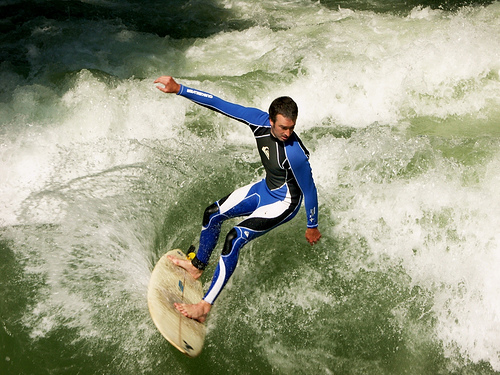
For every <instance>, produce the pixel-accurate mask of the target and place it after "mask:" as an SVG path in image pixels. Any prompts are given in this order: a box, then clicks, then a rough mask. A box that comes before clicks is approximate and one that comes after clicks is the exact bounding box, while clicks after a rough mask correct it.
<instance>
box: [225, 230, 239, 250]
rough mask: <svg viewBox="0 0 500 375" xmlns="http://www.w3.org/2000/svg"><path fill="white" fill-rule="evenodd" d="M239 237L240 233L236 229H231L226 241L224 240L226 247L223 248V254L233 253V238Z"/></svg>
mask: <svg viewBox="0 0 500 375" xmlns="http://www.w3.org/2000/svg"><path fill="white" fill-rule="evenodd" d="M236 237H238V233H237V232H236V229H234V228H233V229H231V230H230V231H229V233H228V234H227V236H226V242H224V248H223V249H222V255H228V254H229V253H231V249H232V248H233V240H234V239H235V238H236Z"/></svg>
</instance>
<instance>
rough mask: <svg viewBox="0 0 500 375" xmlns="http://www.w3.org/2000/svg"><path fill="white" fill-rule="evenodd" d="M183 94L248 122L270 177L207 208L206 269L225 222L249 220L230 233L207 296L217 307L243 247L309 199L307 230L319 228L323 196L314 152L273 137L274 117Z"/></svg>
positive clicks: (201, 264) (200, 260)
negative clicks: (313, 166) (319, 192)
mask: <svg viewBox="0 0 500 375" xmlns="http://www.w3.org/2000/svg"><path fill="white" fill-rule="evenodd" d="M178 95H181V96H184V97H186V98H188V99H190V100H192V101H193V102H195V103H197V104H200V105H202V106H204V107H207V108H209V109H212V110H214V111H217V112H220V113H222V114H224V115H226V116H228V117H231V118H233V119H235V120H238V121H241V122H243V123H245V124H247V125H248V126H249V127H250V129H251V130H252V131H253V134H254V136H255V139H256V142H257V147H258V150H259V154H260V158H261V160H262V164H263V166H264V169H265V171H266V177H265V179H263V180H261V181H259V182H256V183H252V184H250V185H247V186H244V187H242V188H239V189H237V190H235V191H234V192H233V193H231V194H229V195H228V196H227V197H224V198H222V199H220V200H219V201H217V202H215V203H214V204H213V205H211V206H209V207H208V208H207V209H206V210H205V214H204V217H203V227H202V231H201V235H200V246H199V249H198V252H197V254H196V257H195V258H194V259H193V265H195V267H197V268H199V269H204V268H205V266H206V265H207V263H208V260H209V258H210V255H211V254H212V251H213V249H214V248H215V246H216V244H217V241H218V239H219V234H220V229H221V225H222V222H223V221H224V220H227V219H229V218H234V217H239V216H247V218H246V219H245V220H243V221H242V222H241V223H239V224H238V225H236V226H235V227H234V228H232V229H231V230H230V231H229V233H228V234H227V237H226V241H225V243H224V248H223V250H222V254H221V258H220V260H219V263H218V265H217V267H216V270H215V273H214V276H213V279H212V283H211V285H210V288H209V289H208V291H207V293H206V294H205V296H204V297H203V299H204V300H205V301H207V302H208V303H210V304H213V303H214V301H215V299H216V298H217V297H218V295H219V294H220V292H221V291H222V288H223V287H224V286H225V285H226V283H227V281H228V280H229V278H230V277H231V275H232V273H233V272H234V269H235V268H236V264H237V262H238V256H239V252H240V250H241V248H242V247H243V246H244V245H245V244H246V243H248V242H249V241H251V240H253V239H254V238H257V237H258V236H261V235H263V234H264V233H266V232H268V231H269V230H271V229H273V228H275V227H277V226H278V225H280V224H283V223H285V222H287V221H289V220H290V219H292V218H293V217H294V216H295V215H296V214H297V212H298V210H299V208H300V204H301V202H302V197H304V201H305V207H306V212H307V227H308V228H316V227H317V226H318V198H317V191H316V186H315V185H314V181H313V178H312V171H311V167H310V165H309V161H308V159H309V152H308V151H307V149H306V148H305V147H304V145H303V144H302V141H301V140H300V139H299V137H298V136H297V135H296V134H295V133H292V134H291V136H290V137H289V138H288V139H287V140H286V141H284V142H283V141H280V140H278V139H277V138H275V137H274V136H273V135H272V134H271V123H270V121H269V114H268V113H267V112H264V111H261V110H259V109H257V108H249V107H243V106H241V105H238V104H233V103H229V102H227V101H224V100H222V99H220V98H218V97H216V96H214V95H212V94H209V93H206V92H203V91H199V90H195V89H191V88H189V87H186V86H182V85H181V89H180V90H179V92H178Z"/></svg>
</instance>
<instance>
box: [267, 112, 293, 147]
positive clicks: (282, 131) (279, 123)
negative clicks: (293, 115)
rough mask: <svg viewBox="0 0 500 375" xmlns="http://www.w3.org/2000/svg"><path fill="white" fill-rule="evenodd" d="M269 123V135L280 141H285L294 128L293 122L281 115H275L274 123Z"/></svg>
mask: <svg viewBox="0 0 500 375" xmlns="http://www.w3.org/2000/svg"><path fill="white" fill-rule="evenodd" d="M269 121H270V122H271V134H272V135H273V136H274V137H275V138H277V139H278V140H280V141H283V142H284V141H286V140H287V139H288V138H290V136H291V135H292V133H293V129H294V128H295V121H293V120H291V119H289V118H287V117H284V116H283V115H280V114H278V115H276V122H273V120H269Z"/></svg>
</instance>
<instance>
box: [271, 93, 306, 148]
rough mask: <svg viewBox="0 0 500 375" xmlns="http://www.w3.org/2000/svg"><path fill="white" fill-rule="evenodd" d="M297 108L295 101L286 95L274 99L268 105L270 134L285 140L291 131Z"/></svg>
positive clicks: (297, 111)
mask: <svg viewBox="0 0 500 375" xmlns="http://www.w3.org/2000/svg"><path fill="white" fill-rule="evenodd" d="M298 113H299V109H298V107H297V103H295V102H294V101H293V99H292V98H290V97H288V96H281V97H279V98H277V99H274V100H273V102H272V103H271V105H270V106H269V121H270V122H271V134H272V135H273V136H274V137H275V138H277V139H279V140H280V141H283V142H284V141H286V140H287V139H288V138H289V137H290V136H291V135H292V133H293V130H294V128H295V121H296V120H297V115H298Z"/></svg>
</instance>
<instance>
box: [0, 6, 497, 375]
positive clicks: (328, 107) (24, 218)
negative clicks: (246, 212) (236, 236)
mask: <svg viewBox="0 0 500 375" xmlns="http://www.w3.org/2000/svg"><path fill="white" fill-rule="evenodd" d="M339 6H340V7H339ZM0 14H1V15H2V16H1V17H2V19H1V22H0V30H2V32H3V33H2V35H1V37H0V43H1V46H2V48H1V50H0V56H1V58H2V61H1V62H0V80H1V82H2V85H1V87H0V163H1V166H0V296H1V298H0V322H1V326H0V374H9V375H10V374H201V373H203V374H225V373H227V374H234V373H240V374H313V373H314V374H316V373H317V374H377V375H379V374H391V375H392V374H410V375H413V374H423V375H427V374H467V375H468V374H481V375H483V374H496V373H498V372H499V371H500V351H499V348H500V323H499V318H498V317H499V316H500V303H499V302H498V301H500V292H499V289H498V285H499V283H500V276H499V274H498V264H500V246H499V245H500V236H499V235H498V224H499V214H498V213H499V212H500V199H499V197H500V194H499V193H500V192H499V186H500V177H499V176H500V152H499V150H500V138H499V134H500V130H499V129H500V112H499V110H498V108H499V104H500V96H499V93H500V79H499V76H500V64H499V61H500V55H499V52H498V51H500V5H499V3H498V2H475V3H469V2H463V1H461V2H441V3H437V2H433V3H430V2H404V3H403V2H388V1H378V2H376V1H351V2H331V1H327V2H323V1H321V2H311V1H292V2H281V1H276V0H269V1H267V0H266V1H231V0H223V1H201V0H199V1H186V2H176V1H166V2H163V1H161V2H160V1H146V2H135V1H127V2H122V1H120V2H118V1H106V2H101V1H88V2H78V1H33V2H23V1H15V0H13V1H8V2H5V3H2V4H0ZM163 74H170V75H174V76H175V77H176V78H177V79H178V80H179V81H180V82H182V83H185V84H187V85H190V86H194V87H197V88H200V89H202V90H205V91H209V92H212V93H214V94H216V95H219V96H221V97H224V98H226V99H228V100H233V101H236V102H238V103H241V104H244V105H249V106H255V107H259V108H263V109H265V108H267V107H268V106H269V103H270V101H271V100H272V99H274V98H275V97H277V96H279V95H290V96H292V97H293V98H294V99H295V100H296V101H297V103H298V104H299V119H298V123H297V128H296V130H297V132H298V133H299V134H300V136H301V138H302V139H303V141H304V142H305V144H306V146H307V147H308V149H309V150H310V151H311V159H310V162H311V165H312V168H313V172H314V178H315V181H316V185H317V187H318V191H319V200H320V229H321V232H322V234H323V238H322V239H321V242H320V243H319V244H318V245H316V246H314V247H310V246H309V245H308V244H307V242H306V241H305V238H304V231H305V225H304V223H305V213H304V212H303V211H301V212H300V213H299V214H298V216H297V217H296V218H295V219H294V220H293V221H291V222H289V223H287V224H286V225H284V226H282V227H279V228H277V229H276V230H274V231H272V232H271V233H268V234H267V235H266V236H264V237H261V238H259V239H257V240H255V241H253V242H252V243H250V244H249V245H247V246H246V247H245V248H244V249H243V251H242V253H241V256H240V262H239V265H238V268H237V270H236V272H235V274H234V276H233V277H232V279H231V281H230V283H229V284H228V286H227V287H226V289H225V290H224V292H223V293H222V295H221V296H220V298H219V299H218V300H217V303H216V305H215V306H214V308H213V310H212V313H211V315H210V319H209V321H208V334H207V338H206V342H205V347H204V350H203V352H202V354H201V355H200V356H199V357H198V358H195V359H189V358H187V357H185V356H183V355H182V354H181V353H179V352H178V351H177V350H176V349H175V348H173V347H172V346H171V345H170V344H169V343H168V342H166V341H165V340H164V339H163V338H162V337H161V335H160V334H159V333H158V331H157V330H156V328H155V326H154V324H153V322H152V320H151V318H150V316H149V312H148V309H147V303H146V293H147V285H148V281H149V276H150V274H151V271H152V269H153V266H154V264H155V263H156V261H157V260H158V259H159V258H160V256H161V255H162V254H164V253H165V252H166V251H167V250H169V249H171V248H177V247H180V248H183V249H187V248H188V247H189V245H191V244H195V245H196V244H197V241H198V235H199V230H200V226H201V218H202V214H203V211H204V209H205V207H206V206H207V205H209V204H211V203H212V202H213V201H214V200H216V199H218V198H220V197H222V196H224V195H226V194H227V193H229V192H231V191H232V190H233V189H235V188H236V187H239V186H242V185H243V184H247V183H249V182H251V181H255V180H257V179H259V178H261V177H262V173H263V169H262V167H261V166H260V162H259V158H258V154H257V151H256V150H255V146H254V141H253V138H252V136H251V134H250V133H249V130H248V129H247V128H246V127H245V126H244V125H241V124H239V123H236V122H234V121H231V120H229V119H227V118H224V117H222V116H220V115H218V114H215V113H213V112H210V111H208V110H207V109H205V108H200V107H196V106H195V105H193V104H191V103H190V102H188V101H187V100H185V99H183V98H180V97H176V96H167V95H164V94H162V93H161V92H159V91H158V90H157V89H156V88H155V86H154V84H153V81H154V79H156V78H157V77H158V76H159V75H163ZM231 224H232V222H229V223H226V224H225V226H224V227H223V232H225V231H228V230H229V229H230V226H231ZM220 247H221V244H220V246H219V248H218V249H216V251H215V254H214V256H215V257H216V256H217V255H218V253H219V252H220V250H221V249H220ZM215 262H216V258H214V259H213V261H212V263H211V264H210V266H209V268H208V270H207V272H206V276H204V277H203V280H202V281H203V282H204V284H205V287H208V285H207V284H208V283H209V282H210V276H211V273H212V272H213V270H214V268H215Z"/></svg>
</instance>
